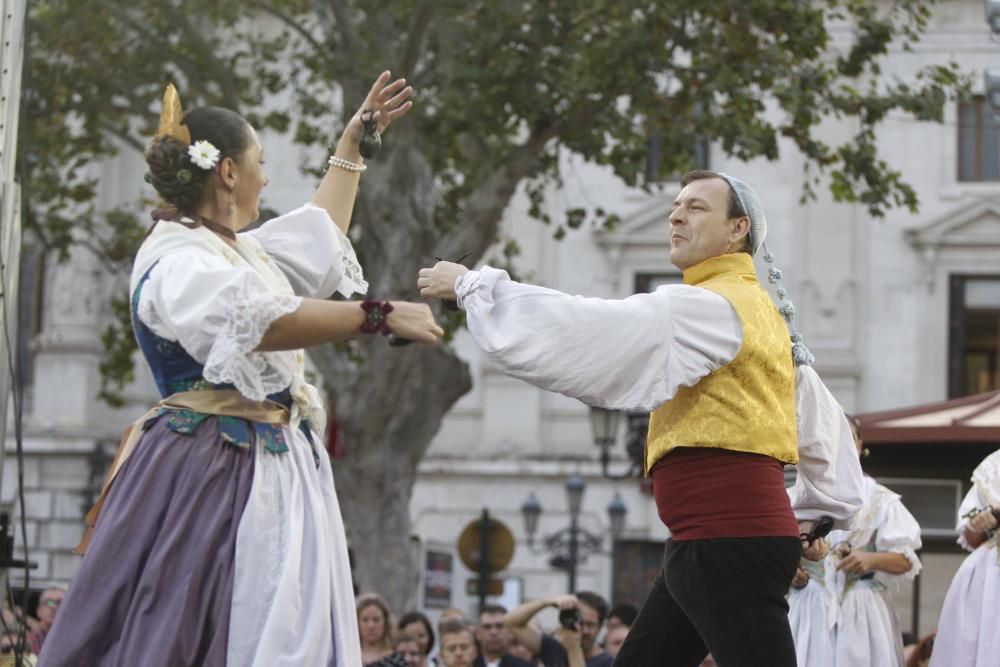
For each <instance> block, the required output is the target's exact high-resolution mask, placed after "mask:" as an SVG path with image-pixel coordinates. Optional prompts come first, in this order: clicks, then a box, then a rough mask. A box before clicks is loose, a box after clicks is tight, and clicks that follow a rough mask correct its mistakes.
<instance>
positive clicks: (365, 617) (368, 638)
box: [358, 604, 385, 644]
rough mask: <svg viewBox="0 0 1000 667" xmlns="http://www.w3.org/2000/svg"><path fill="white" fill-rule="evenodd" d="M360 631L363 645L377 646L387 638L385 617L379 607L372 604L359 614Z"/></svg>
mask: <svg viewBox="0 0 1000 667" xmlns="http://www.w3.org/2000/svg"><path fill="white" fill-rule="evenodd" d="M358 630H359V631H360V633H361V642H362V643H363V644H377V643H378V642H380V641H382V638H383V637H385V616H384V615H383V614H382V610H381V609H379V608H378V605H374V604H370V605H367V606H366V607H363V608H362V609H361V611H359V612H358Z"/></svg>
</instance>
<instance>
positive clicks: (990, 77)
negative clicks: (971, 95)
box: [983, 68, 1000, 119]
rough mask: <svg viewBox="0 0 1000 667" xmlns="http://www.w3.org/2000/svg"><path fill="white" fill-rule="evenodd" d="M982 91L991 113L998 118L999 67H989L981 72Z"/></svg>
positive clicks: (999, 114)
mask: <svg viewBox="0 0 1000 667" xmlns="http://www.w3.org/2000/svg"><path fill="white" fill-rule="evenodd" d="M983 93H984V94H985V95H986V103H987V104H988V105H989V107H990V110H991V111H992V112H993V115H994V116H995V117H996V118H997V119H1000V69H993V68H990V69H987V70H985V71H984V72H983Z"/></svg>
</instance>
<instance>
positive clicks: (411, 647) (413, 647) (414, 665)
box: [396, 638, 424, 667]
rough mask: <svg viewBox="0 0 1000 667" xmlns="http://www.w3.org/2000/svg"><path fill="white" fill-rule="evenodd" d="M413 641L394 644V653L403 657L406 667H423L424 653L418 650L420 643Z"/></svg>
mask: <svg viewBox="0 0 1000 667" xmlns="http://www.w3.org/2000/svg"><path fill="white" fill-rule="evenodd" d="M415 639H416V638H414V641H404V642H399V643H398V644H396V653H398V654H399V655H401V656H403V660H405V661H406V667H423V665H424V652H423V651H422V650H420V643H419V642H417V641H416V640H415Z"/></svg>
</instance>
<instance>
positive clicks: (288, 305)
mask: <svg viewBox="0 0 1000 667" xmlns="http://www.w3.org/2000/svg"><path fill="white" fill-rule="evenodd" d="M301 303H302V298H301V297H297V296H285V295H277V294H240V295H234V297H233V298H232V299H231V300H230V301H229V303H228V306H227V308H226V311H225V312H224V313H222V316H221V318H222V327H221V329H220V331H219V335H218V337H217V338H216V339H215V342H214V343H213V344H212V349H211V350H209V353H208V359H207V360H206V361H205V371H204V377H205V379H206V380H208V381H209V382H214V383H225V382H229V383H232V384H233V385H234V386H235V387H236V389H237V390H239V392H240V393H241V394H243V395H244V396H246V397H247V398H249V399H251V400H254V401H262V400H264V399H265V398H267V396H268V394H274V393H277V392H279V391H282V390H284V389H286V388H288V386H289V385H290V384H291V383H292V378H293V377H294V376H295V368H296V365H295V353H294V352H254V351H253V350H254V349H256V348H257V346H258V345H260V341H261V339H262V338H263V337H264V334H265V333H266V332H267V329H268V327H270V326H271V323H272V322H274V321H275V320H276V319H278V318H280V317H283V316H284V315H287V314H289V313H291V312H294V311H296V310H298V308H299V306H300V305H301Z"/></svg>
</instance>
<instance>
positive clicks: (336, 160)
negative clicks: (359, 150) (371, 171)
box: [326, 155, 368, 172]
mask: <svg viewBox="0 0 1000 667" xmlns="http://www.w3.org/2000/svg"><path fill="white" fill-rule="evenodd" d="M326 164H327V166H329V167H338V168H340V169H343V170H344V171H353V172H362V171H364V170H365V169H367V168H368V165H366V164H357V163H355V162H350V161H348V160H345V159H344V158H341V157H337V156H336V155H331V156H330V159H329V160H327V161H326Z"/></svg>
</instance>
